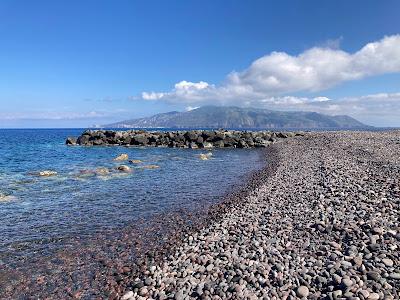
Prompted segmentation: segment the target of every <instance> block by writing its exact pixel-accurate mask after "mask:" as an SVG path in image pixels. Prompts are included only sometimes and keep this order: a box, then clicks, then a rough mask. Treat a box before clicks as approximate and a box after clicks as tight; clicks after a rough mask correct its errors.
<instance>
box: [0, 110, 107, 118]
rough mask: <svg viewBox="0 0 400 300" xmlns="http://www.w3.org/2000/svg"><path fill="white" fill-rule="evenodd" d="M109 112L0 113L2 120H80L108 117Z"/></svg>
mask: <svg viewBox="0 0 400 300" xmlns="http://www.w3.org/2000/svg"><path fill="white" fill-rule="evenodd" d="M107 116H108V114H107V113H104V112H98V111H89V112H84V113H80V112H59V111H41V112H20V113H19V112H14V113H0V120H27V119H29V120H79V119H92V118H93V119H96V118H103V117H107Z"/></svg>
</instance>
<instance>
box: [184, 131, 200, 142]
mask: <svg viewBox="0 0 400 300" xmlns="http://www.w3.org/2000/svg"><path fill="white" fill-rule="evenodd" d="M184 136H185V139H186V140H188V141H191V142H195V141H197V139H198V137H199V136H198V135H197V134H196V133H195V132H193V131H187V132H186V133H185V134H184Z"/></svg>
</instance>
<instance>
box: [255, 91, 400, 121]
mask: <svg viewBox="0 0 400 300" xmlns="http://www.w3.org/2000/svg"><path fill="white" fill-rule="evenodd" d="M321 100H322V101H321ZM251 105H253V106H261V107H264V108H270V109H276V110H294V111H298V110H303V111H315V112H320V113H325V114H329V115H350V116H352V117H354V118H356V119H358V120H360V121H362V122H364V123H366V124H369V125H375V126H400V93H380V94H372V95H364V96H357V97H345V98H340V99H335V100H331V99H329V98H326V97H316V98H307V97H292V96H283V97H270V98H265V99H263V100H262V101H260V102H258V101H256V102H253V103H251Z"/></svg>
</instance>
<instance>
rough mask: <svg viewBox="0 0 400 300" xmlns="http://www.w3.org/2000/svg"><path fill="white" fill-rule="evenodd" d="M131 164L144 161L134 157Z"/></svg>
mask: <svg viewBox="0 0 400 300" xmlns="http://www.w3.org/2000/svg"><path fill="white" fill-rule="evenodd" d="M129 162H130V163H131V164H140V163H142V161H141V160H140V159H132V160H130V161H129Z"/></svg>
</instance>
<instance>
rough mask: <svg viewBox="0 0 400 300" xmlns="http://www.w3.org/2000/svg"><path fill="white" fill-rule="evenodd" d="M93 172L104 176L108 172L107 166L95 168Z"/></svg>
mask: <svg viewBox="0 0 400 300" xmlns="http://www.w3.org/2000/svg"><path fill="white" fill-rule="evenodd" d="M95 173H96V175H100V176H105V175H108V174H110V171H109V170H108V169H107V168H97V169H96V171H95Z"/></svg>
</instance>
